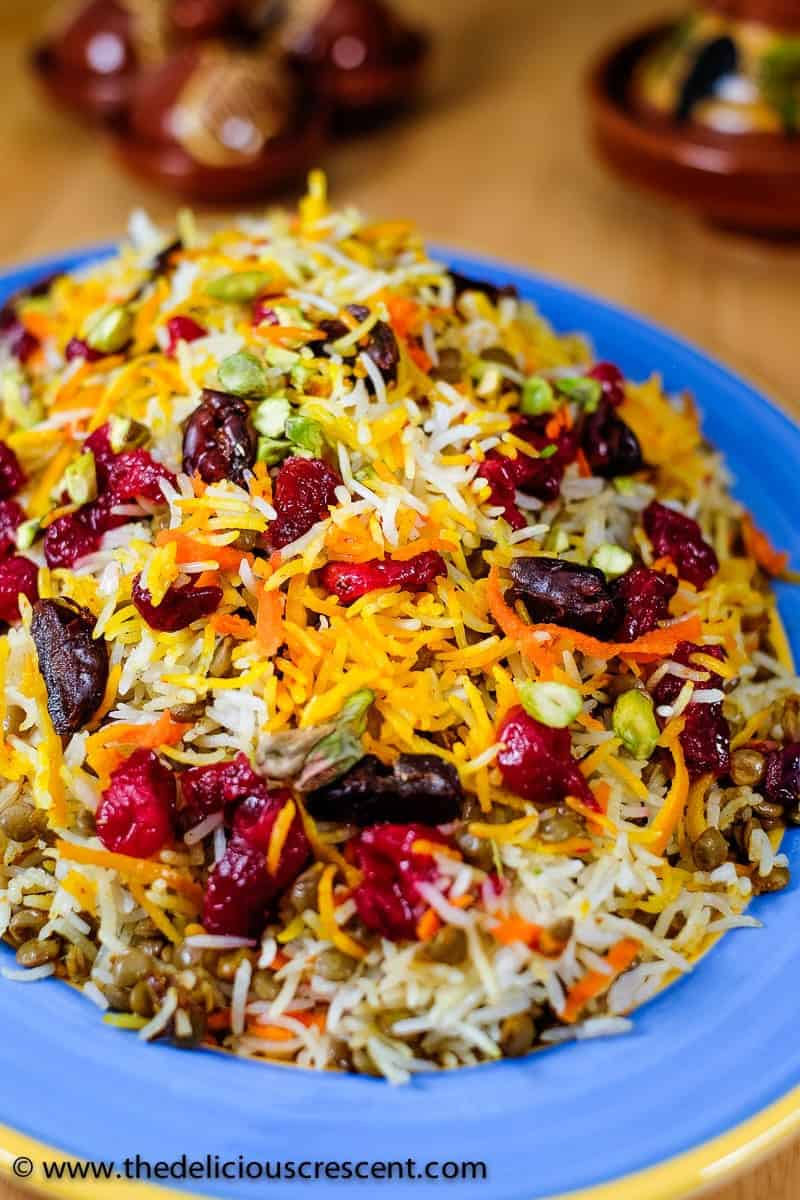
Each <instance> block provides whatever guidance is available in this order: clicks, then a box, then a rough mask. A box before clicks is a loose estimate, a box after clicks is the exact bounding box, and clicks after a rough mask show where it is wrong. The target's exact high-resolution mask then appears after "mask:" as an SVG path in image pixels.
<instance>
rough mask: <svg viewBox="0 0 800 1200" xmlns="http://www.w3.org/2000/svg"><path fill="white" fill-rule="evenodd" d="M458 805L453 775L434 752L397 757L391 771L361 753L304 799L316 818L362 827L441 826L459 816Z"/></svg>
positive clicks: (459, 792)
mask: <svg viewBox="0 0 800 1200" xmlns="http://www.w3.org/2000/svg"><path fill="white" fill-rule="evenodd" d="M462 803H463V792H462V789H461V783H460V781H459V778H458V772H457V771H456V769H455V767H453V766H451V765H450V763H447V762H445V761H444V760H443V759H441V758H439V757H438V756H437V755H435V754H401V755H400V757H399V758H398V759H397V761H396V762H395V763H394V764H393V765H392V766H391V767H387V766H386V765H385V764H384V763H382V762H381V761H380V759H379V758H376V757H375V755H374V754H367V755H366V756H365V757H364V758H362V759H361V761H360V762H359V763H357V764H356V765H355V766H354V767H352V768H351V769H350V770H349V771H348V772H347V773H346V774H345V775H342V776H340V778H339V779H336V780H335V781H334V782H333V783H329V784H328V785H327V787H323V788H318V789H317V791H315V792H309V794H308V796H307V797H306V805H307V807H308V811H309V812H310V813H311V815H312V816H313V817H315V818H316V819H317V820H320V821H341V822H344V823H346V824H348V825H362V826H364V825H375V824H377V823H379V822H388V823H391V824H397V823H408V822H416V821H422V822H424V823H425V824H427V825H444V824H445V823H446V822H447V821H453V820H455V819H456V818H457V817H458V816H459V814H460V812H461V806H462Z"/></svg>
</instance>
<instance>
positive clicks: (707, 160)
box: [588, 25, 800, 235]
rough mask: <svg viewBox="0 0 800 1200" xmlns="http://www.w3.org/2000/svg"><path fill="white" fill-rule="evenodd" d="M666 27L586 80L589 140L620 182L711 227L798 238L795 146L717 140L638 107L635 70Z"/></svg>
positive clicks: (799, 146)
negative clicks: (671, 203)
mask: <svg viewBox="0 0 800 1200" xmlns="http://www.w3.org/2000/svg"><path fill="white" fill-rule="evenodd" d="M671 28H672V27H671V26H664V25H661V26H658V27H656V28H650V29H646V30H644V31H642V32H640V33H638V34H635V35H634V36H632V37H629V38H627V39H625V40H624V41H622V42H620V43H619V44H618V45H616V46H614V47H613V48H612V49H611V50H610V51H609V52H608V53H606V54H605V55H603V57H602V58H601V59H600V60H599V61H598V62H597V63H596V64H595V65H594V67H593V68H592V70H591V73H590V76H589V80H588V96H589V105H590V119H591V132H592V137H593V140H594V144H595V146H596V148H597V150H598V151H599V153H600V154H601V155H602V157H603V158H604V159H605V160H606V161H607V162H608V163H609V164H610V165H611V166H612V167H613V168H614V169H615V170H616V171H617V172H618V173H619V174H620V175H622V176H623V177H624V178H625V179H628V180H629V181H631V182H633V183H635V184H637V185H639V186H641V187H643V188H646V189H648V190H650V191H654V192H657V193H659V194H660V195H662V196H664V197H666V198H667V199H669V200H672V201H674V202H676V203H679V204H683V205H685V206H688V207H689V208H692V209H694V210H695V211H696V212H698V213H699V214H701V215H702V216H703V217H705V218H707V219H709V220H712V221H714V222H716V223H719V224H722V225H725V226H730V227H735V228H738V229H742V230H747V231H750V232H756V233H762V234H771V235H785V234H791V235H795V234H798V233H800V140H798V138H797V137H796V136H787V135H786V134H785V133H784V132H782V131H776V132H735V133H724V132H721V131H720V130H718V129H712V128H708V127H706V126H704V125H702V124H698V123H697V122H696V121H694V120H692V119H690V118H691V114H689V115H687V117H686V118H685V119H678V118H677V117H676V116H675V115H674V114H671V113H666V112H660V111H657V110H656V109H655V108H653V107H652V106H648V105H647V104H644V103H642V100H641V96H640V94H639V92H638V90H637V88H636V86H635V81H636V80H637V78H638V77H639V72H640V71H641V68H642V64H643V63H644V62H647V61H648V60H649V59H650V58H651V56H652V55H653V53H654V52H655V51H656V50H657V48H658V47H659V45H663V43H664V39H665V37H667V36H668V35H669V33H670V30H671Z"/></svg>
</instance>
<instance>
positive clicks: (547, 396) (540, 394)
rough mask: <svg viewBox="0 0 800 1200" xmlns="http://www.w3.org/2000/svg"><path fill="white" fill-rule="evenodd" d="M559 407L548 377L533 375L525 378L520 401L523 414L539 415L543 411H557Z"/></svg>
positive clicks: (528, 415)
mask: <svg viewBox="0 0 800 1200" xmlns="http://www.w3.org/2000/svg"><path fill="white" fill-rule="evenodd" d="M557 408H558V401H557V400H556V397H555V393H554V391H553V389H552V387H551V386H550V384H549V383H548V382H547V380H546V379H542V378H541V377H540V376H539V375H531V377H530V378H529V379H526V380H525V383H524V384H523V385H522V396H521V398H520V402H519V411H520V412H521V413H522V415H523V416H525V417H538V416H540V415H541V414H542V413H550V412H555V411H556V409H557Z"/></svg>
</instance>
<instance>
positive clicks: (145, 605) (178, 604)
mask: <svg viewBox="0 0 800 1200" xmlns="http://www.w3.org/2000/svg"><path fill="white" fill-rule="evenodd" d="M131 599H132V600H133V603H134V606H135V608H136V611H137V612H138V613H139V615H140V616H141V617H142V618H143V619H144V620H145V621H146V622H147V624H148V625H149V626H150V628H151V629H158V630H159V631H160V632H162V633H174V632H175V631H176V630H178V629H185V628H186V627H187V625H191V624H192V622H193V621H198V620H200V618H201V617H210V616H211V614H212V613H213V612H216V611H217V609H218V608H219V606H220V604H221V603H222V588H218V587H214V586H210V587H195V585H194V584H193V583H182V584H173V585H172V587H170V588H168V590H167V593H166V595H165V596H164V598H163V600H162V601H161V603H160V604H153V602H152V601H151V599H150V593H149V591H148V590H147V588H145V587H142V583H141V576H139V575H137V577H136V579H135V580H134V583H133V588H132V590H131Z"/></svg>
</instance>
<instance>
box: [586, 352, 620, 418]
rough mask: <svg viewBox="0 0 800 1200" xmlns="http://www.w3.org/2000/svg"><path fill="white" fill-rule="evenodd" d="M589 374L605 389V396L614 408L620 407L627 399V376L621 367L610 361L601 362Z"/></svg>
mask: <svg viewBox="0 0 800 1200" xmlns="http://www.w3.org/2000/svg"><path fill="white" fill-rule="evenodd" d="M587 374H588V375H589V378H590V379H596V380H597V381H598V383H599V384H600V386H601V388H602V389H603V398H604V399H605V400H607V401H608V403H609V404H610V405H611V406H612V408H619V406H620V404H622V402H623V400H624V399H625V376H624V375H623V374H622V372H621V371H620V369H619V367H615V366H614V364H613V363H610V362H599V363H595V364H594V366H593V367H592V369H591V370H590V371H588V372H587Z"/></svg>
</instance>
